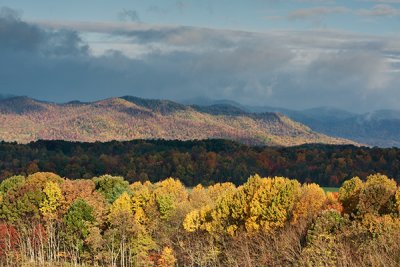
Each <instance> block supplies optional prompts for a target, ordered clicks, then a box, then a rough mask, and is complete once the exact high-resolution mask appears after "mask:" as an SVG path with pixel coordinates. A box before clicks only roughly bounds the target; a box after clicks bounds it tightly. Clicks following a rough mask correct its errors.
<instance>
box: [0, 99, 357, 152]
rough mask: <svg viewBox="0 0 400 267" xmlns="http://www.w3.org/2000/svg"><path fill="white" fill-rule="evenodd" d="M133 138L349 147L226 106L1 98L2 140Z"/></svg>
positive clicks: (279, 118) (270, 116) (287, 122)
mask: <svg viewBox="0 0 400 267" xmlns="http://www.w3.org/2000/svg"><path fill="white" fill-rule="evenodd" d="M137 138H142V139H154V138H163V139H180V140H188V139H206V138H224V139H231V140H236V141H240V142H242V143H246V144H260V145H261V144H266V145H282V146H291V145H299V144H304V143H327V144H349V143H353V144H354V142H352V141H349V140H345V139H343V138H336V137H330V136H327V135H324V134H320V133H317V132H315V131H313V130H311V129H310V128H309V127H307V126H305V125H303V124H301V123H298V122H295V121H293V120H291V119H289V118H288V117H287V116H285V115H283V114H281V113H274V112H257V113H252V112H249V111H248V110H247V109H243V108H240V107H238V106H235V105H232V104H231V103H219V104H214V105H210V106H203V105H184V104H179V103H176V102H173V101H169V100H149V99H142V98H138V97H132V96H125V97H120V98H109V99H105V100H101V101H95V102H79V101H72V102H68V103H63V104H57V103H50V102H44V101H39V100H35V99H32V98H28V97H8V98H3V99H1V100H0V139H1V140H5V141H17V142H22V143H25V142H30V141H34V140H38V139H63V140H73V141H90V142H93V141H109V140H131V139H137Z"/></svg>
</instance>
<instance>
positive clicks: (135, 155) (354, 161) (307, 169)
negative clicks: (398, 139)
mask: <svg viewBox="0 0 400 267" xmlns="http://www.w3.org/2000/svg"><path fill="white" fill-rule="evenodd" d="M39 171H41V172H54V173H57V174H59V175H61V176H62V177H68V178H70V179H80V178H91V177H94V176H100V175H102V174H105V173H108V174H111V175H115V176H123V177H125V178H126V179H127V181H129V182H135V181H142V182H144V181H151V182H153V183H154V182H157V181H160V180H161V179H164V178H165V177H170V176H172V177H176V178H179V179H180V181H181V182H182V183H183V184H184V185H185V186H188V187H193V186H196V185H197V184H199V183H201V184H203V185H212V184H214V183H220V182H232V183H233V184H235V185H241V184H243V183H244V182H246V179H247V177H249V176H250V175H253V174H255V173H258V174H260V175H262V176H285V177H288V176H290V177H294V178H296V179H297V180H298V181H300V182H302V183H303V182H315V183H317V184H319V185H321V186H330V187H339V186H340V185H341V184H342V183H343V182H344V181H346V180H348V179H350V178H352V177H354V176H359V177H360V178H361V179H365V178H366V177H367V176H368V174H370V173H376V172H380V173H383V174H385V175H388V176H390V177H393V178H394V179H395V180H396V181H399V179H400V149H398V148H369V147H356V146H333V145H304V146H297V147H260V146H258V147H257V146H246V145H241V144H238V143H235V142H232V141H227V140H200V141H166V140H134V141H128V142H118V141H113V142H107V143H100V142H96V143H78V142H67V141H37V142H32V143H29V144H17V143H6V142H0V180H1V179H4V178H6V177H10V176H12V175H29V174H32V173H35V172H39Z"/></svg>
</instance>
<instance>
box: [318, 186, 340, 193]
mask: <svg viewBox="0 0 400 267" xmlns="http://www.w3.org/2000/svg"><path fill="white" fill-rule="evenodd" d="M322 189H324V190H325V192H339V187H322Z"/></svg>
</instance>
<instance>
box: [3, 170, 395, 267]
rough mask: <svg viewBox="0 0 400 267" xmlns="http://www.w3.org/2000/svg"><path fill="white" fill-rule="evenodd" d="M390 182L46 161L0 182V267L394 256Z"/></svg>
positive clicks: (351, 261)
mask: <svg viewBox="0 0 400 267" xmlns="http://www.w3.org/2000/svg"><path fill="white" fill-rule="evenodd" d="M399 214H400V188H399V187H398V186H397V184H396V182H395V181H394V180H393V179H390V178H388V177H387V176H385V175H382V174H373V175H369V176H368V177H367V178H366V179H365V181H362V180H361V179H360V178H359V177H353V178H352V179H349V180H347V181H346V182H344V184H343V185H342V187H341V188H340V190H339V192H338V193H331V192H328V193H326V192H325V191H324V190H323V189H322V188H321V187H319V186H318V185H317V184H313V183H311V184H310V183H306V184H300V183H299V182H298V181H297V180H291V179H288V178H284V177H267V178H262V177H260V176H259V175H253V176H251V177H250V178H248V179H247V181H246V182H245V183H244V184H243V185H240V186H235V185H234V184H232V183H229V182H226V183H216V184H213V185H210V186H202V185H197V186H195V187H194V188H187V187H185V186H184V185H183V184H182V183H181V182H180V181H179V180H177V179H173V178H168V179H165V180H162V181H159V182H156V183H151V182H149V181H146V182H143V183H142V182H134V183H131V184H129V183H128V182H127V181H126V180H124V179H123V177H119V176H111V175H103V176H99V177H93V178H91V179H75V180H70V179H67V178H62V177H60V176H58V175H56V174H54V173H50V172H38V173H34V174H31V175H28V176H12V177H9V178H7V179H4V180H3V181H2V182H1V183H0V266H29V265H40V266H70V265H74V266H123V267H125V266H399V264H400V257H399V255H400V247H399V246H398V244H399V242H400V217H399Z"/></svg>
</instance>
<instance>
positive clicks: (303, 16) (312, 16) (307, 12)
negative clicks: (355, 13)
mask: <svg viewBox="0 0 400 267" xmlns="http://www.w3.org/2000/svg"><path fill="white" fill-rule="evenodd" d="M349 11H350V10H349V9H348V8H346V7H342V6H333V7H331V6H321V7H311V8H301V9H297V10H295V11H293V12H291V13H290V14H289V15H288V18H289V19H292V20H321V19H322V18H323V17H325V16H327V15H331V14H340V13H346V12H349Z"/></svg>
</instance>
